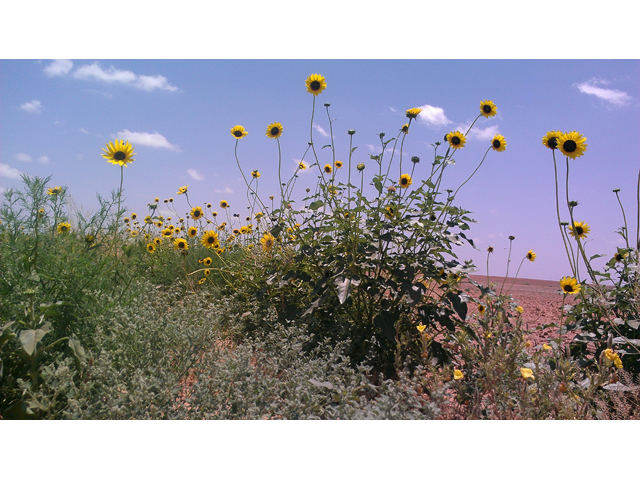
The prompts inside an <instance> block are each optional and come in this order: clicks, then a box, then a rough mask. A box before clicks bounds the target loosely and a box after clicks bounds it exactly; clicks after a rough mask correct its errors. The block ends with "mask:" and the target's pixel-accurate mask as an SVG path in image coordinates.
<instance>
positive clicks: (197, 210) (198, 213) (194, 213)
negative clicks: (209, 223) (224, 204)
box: [191, 207, 204, 220]
mask: <svg viewBox="0 0 640 480" xmlns="http://www.w3.org/2000/svg"><path fill="white" fill-rule="evenodd" d="M202 215H204V213H203V212H202V208H201V207H193V208H192V209H191V218H193V219H194V220H198V219H199V218H201V217H202Z"/></svg>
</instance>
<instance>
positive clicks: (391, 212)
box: [384, 205, 396, 219]
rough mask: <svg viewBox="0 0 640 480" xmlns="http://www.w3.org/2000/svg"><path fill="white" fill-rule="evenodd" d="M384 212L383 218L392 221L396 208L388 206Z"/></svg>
mask: <svg viewBox="0 0 640 480" xmlns="http://www.w3.org/2000/svg"><path fill="white" fill-rule="evenodd" d="M385 210H386V212H385V214H384V216H385V217H387V218H388V219H392V218H393V217H394V215H395V214H396V207H395V206H394V205H389V206H388V207H386V208H385Z"/></svg>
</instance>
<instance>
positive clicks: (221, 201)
mask: <svg viewBox="0 0 640 480" xmlns="http://www.w3.org/2000/svg"><path fill="white" fill-rule="evenodd" d="M228 207H229V202H227V201H226V200H220V208H228Z"/></svg>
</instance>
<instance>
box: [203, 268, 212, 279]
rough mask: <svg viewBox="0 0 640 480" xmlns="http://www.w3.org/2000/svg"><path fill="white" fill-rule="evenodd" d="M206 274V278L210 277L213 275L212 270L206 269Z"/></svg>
mask: <svg viewBox="0 0 640 480" xmlns="http://www.w3.org/2000/svg"><path fill="white" fill-rule="evenodd" d="M204 274H205V276H207V277H208V276H209V275H211V270H209V269H208V268H206V269H205V271H204Z"/></svg>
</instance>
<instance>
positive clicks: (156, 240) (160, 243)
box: [153, 238, 162, 245]
mask: <svg viewBox="0 0 640 480" xmlns="http://www.w3.org/2000/svg"><path fill="white" fill-rule="evenodd" d="M153 243H155V244H156V245H162V239H161V238H154V239H153Z"/></svg>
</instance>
